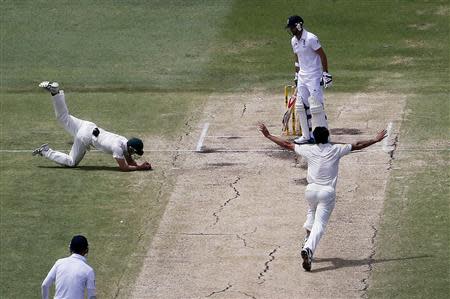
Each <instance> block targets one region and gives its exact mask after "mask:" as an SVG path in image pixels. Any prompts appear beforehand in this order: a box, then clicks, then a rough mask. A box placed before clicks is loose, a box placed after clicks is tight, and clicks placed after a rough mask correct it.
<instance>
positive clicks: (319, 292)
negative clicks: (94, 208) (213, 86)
mask: <svg viewBox="0 0 450 299" xmlns="http://www.w3.org/2000/svg"><path fill="white" fill-rule="evenodd" d="M404 102H405V96H401V95H398V94H397V95H391V94H387V93H366V94H346V93H339V94H330V93H327V102H326V110H327V114H328V117H329V120H330V128H332V138H333V140H334V141H340V142H353V141H356V140H358V139H363V138H370V137H372V136H373V135H374V134H375V133H376V131H377V130H378V129H380V128H383V127H385V126H386V125H387V124H388V122H390V121H393V122H394V131H395V132H397V131H398V129H399V125H400V119H401V113H402V111H403V106H404ZM242 107H245V108H246V109H245V111H243V109H242ZM386 107H389V109H386ZM283 110H284V108H283V103H282V97H281V96H280V95H279V94H277V95H268V94H264V93H261V92H255V93H253V94H225V95H223V94H221V95H214V96H212V97H211V98H210V99H209V101H208V103H207V105H206V107H205V111H204V117H203V118H202V120H201V122H200V123H199V124H191V127H192V128H193V129H192V131H191V132H190V133H189V134H187V135H186V136H184V137H183V139H182V140H181V141H180V142H178V143H177V146H178V148H179V149H180V150H185V149H195V146H196V144H197V140H198V138H199V136H200V132H201V130H202V127H203V124H204V123H206V122H207V123H209V124H210V126H209V131H208V134H207V137H206V138H205V141H204V148H203V151H204V152H203V153H195V152H192V151H180V152H177V153H175V154H173V157H172V158H171V159H166V160H167V161H172V162H171V164H172V165H173V169H175V170H171V171H172V172H176V173H177V180H176V182H175V187H174V190H173V192H172V194H171V196H170V200H169V203H168V205H167V208H166V211H165V214H164V215H163V218H162V220H161V223H160V227H159V229H158V233H157V234H156V235H155V236H154V238H153V240H152V243H151V244H148V248H149V249H148V252H147V254H146V255H145V257H144V264H143V267H142V271H141V273H140V275H139V278H138V280H137V282H136V285H135V286H134V290H133V294H132V297H133V298H165V299H167V298H356V297H361V296H366V290H367V287H368V278H369V276H370V270H371V267H372V265H371V263H372V258H373V256H374V254H375V241H376V235H377V229H378V223H379V219H380V213H381V211H382V206H383V200H384V190H385V187H386V182H387V178H388V175H389V172H390V170H389V169H390V156H389V155H387V154H386V153H384V152H383V151H382V150H381V145H378V144H377V145H375V146H373V147H372V148H370V149H368V150H367V151H363V152H358V153H353V154H351V155H349V156H347V157H345V158H343V159H342V161H341V165H340V177H339V182H338V187H337V203H336V208H335V210H334V212H333V214H332V216H331V220H330V223H329V225H328V228H327V232H326V233H325V235H324V237H323V238H322V240H321V243H320V244H319V248H318V250H317V252H316V255H315V261H314V263H313V271H312V272H311V273H307V272H304V271H303V269H302V267H301V263H300V255H299V250H300V244H301V242H302V239H303V235H304V230H303V228H302V225H303V222H304V221H305V215H306V209H307V207H306V203H305V201H304V196H303V194H304V191H305V184H306V181H305V179H304V178H305V177H306V170H305V169H304V165H303V164H304V163H302V161H300V159H298V158H297V157H296V156H295V155H292V154H291V153H287V152H279V149H280V148H279V147H277V146H276V145H274V144H272V143H271V142H270V141H268V140H267V139H265V138H264V137H262V136H261V135H260V133H259V132H258V131H257V127H256V126H257V122H258V121H264V122H265V123H266V124H267V125H268V127H269V129H270V130H271V131H272V132H273V133H274V134H280V131H281V125H280V122H281V121H280V120H281V116H282V113H283ZM215 136H216V137H217V136H246V138H228V139H227V138H216V137H215ZM249 136H250V137H249ZM252 136H254V137H253V138H252ZM219 149H220V150H219ZM205 153H207V154H205ZM161 155H162V154H161ZM154 164H157V161H156V157H155V160H154ZM302 165H303V166H302ZM155 171H156V170H155ZM168 175H169V174H168Z"/></svg>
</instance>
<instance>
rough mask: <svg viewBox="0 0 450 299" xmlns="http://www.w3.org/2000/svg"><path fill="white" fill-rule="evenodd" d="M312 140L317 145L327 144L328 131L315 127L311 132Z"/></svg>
mask: <svg viewBox="0 0 450 299" xmlns="http://www.w3.org/2000/svg"><path fill="white" fill-rule="evenodd" d="M313 135H314V139H315V141H316V143H317V144H319V143H328V137H330V131H328V129H327V128H325V127H316V128H315V129H314V131H313Z"/></svg>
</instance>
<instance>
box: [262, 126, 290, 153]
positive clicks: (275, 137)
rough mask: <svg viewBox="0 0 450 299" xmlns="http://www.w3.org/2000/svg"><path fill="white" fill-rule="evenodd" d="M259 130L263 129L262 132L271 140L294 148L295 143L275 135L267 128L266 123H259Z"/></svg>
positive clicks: (287, 147)
mask: <svg viewBox="0 0 450 299" xmlns="http://www.w3.org/2000/svg"><path fill="white" fill-rule="evenodd" d="M259 130H260V131H261V133H262V134H263V135H264V137H266V138H267V139H269V140H270V141H272V142H274V143H276V144H278V145H279V146H281V147H283V148H285V149H288V150H291V151H293V150H294V147H295V145H294V144H293V143H292V142H290V141H287V140H284V139H281V138H279V137H277V136H273V135H272V134H270V132H269V130H268V129H267V127H266V125H264V124H260V125H259Z"/></svg>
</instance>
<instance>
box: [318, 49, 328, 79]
mask: <svg viewBox="0 0 450 299" xmlns="http://www.w3.org/2000/svg"><path fill="white" fill-rule="evenodd" d="M316 52H317V54H319V56H320V61H321V62H322V70H323V71H324V72H327V73H328V59H327V55H326V54H325V52H324V50H323V49H322V48H319V49H317V51H316Z"/></svg>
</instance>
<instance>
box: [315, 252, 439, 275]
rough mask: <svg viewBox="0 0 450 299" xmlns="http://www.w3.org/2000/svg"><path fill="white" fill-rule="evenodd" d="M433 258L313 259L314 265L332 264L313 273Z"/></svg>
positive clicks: (420, 256)
mask: <svg viewBox="0 0 450 299" xmlns="http://www.w3.org/2000/svg"><path fill="white" fill-rule="evenodd" d="M429 257H433V256H432V255H418V256H408V257H399V258H390V259H360V260H346V259H341V258H337V257H332V258H314V259H313V265H314V264H318V263H326V262H328V263H329V262H331V264H332V265H331V266H328V267H324V268H318V269H314V268H313V269H312V270H311V272H314V273H318V272H323V271H329V270H336V269H339V268H345V267H356V266H364V265H369V264H370V265H373V264H378V263H384V262H392V261H404V260H412V259H422V258H429Z"/></svg>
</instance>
